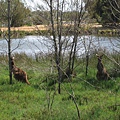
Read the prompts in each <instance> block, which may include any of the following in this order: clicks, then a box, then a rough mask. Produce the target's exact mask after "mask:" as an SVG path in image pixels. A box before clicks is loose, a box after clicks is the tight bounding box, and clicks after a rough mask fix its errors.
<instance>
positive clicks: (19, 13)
mask: <svg viewBox="0 0 120 120" xmlns="http://www.w3.org/2000/svg"><path fill="white" fill-rule="evenodd" d="M7 4H8V1H7V0H1V1H0V10H1V11H2V12H0V20H1V24H2V25H3V26H6V25H7V13H8V11H7ZM10 6H11V7H10V18H11V27H19V26H22V25H25V24H26V22H28V21H27V19H28V17H29V16H30V10H29V9H28V8H27V7H25V5H24V3H22V2H21V1H20V0H11V1H10Z"/></svg>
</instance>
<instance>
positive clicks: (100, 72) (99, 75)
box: [96, 54, 109, 80]
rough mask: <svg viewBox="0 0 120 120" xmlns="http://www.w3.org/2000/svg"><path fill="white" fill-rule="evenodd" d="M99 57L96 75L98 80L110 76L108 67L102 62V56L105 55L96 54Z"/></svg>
mask: <svg viewBox="0 0 120 120" xmlns="http://www.w3.org/2000/svg"><path fill="white" fill-rule="evenodd" d="M96 56H97V58H98V63H97V70H98V71H97V74H96V77H97V79H98V80H108V78H109V74H108V73H107V71H106V68H105V67H104V66H103V63H102V57H103V55H98V54H96Z"/></svg>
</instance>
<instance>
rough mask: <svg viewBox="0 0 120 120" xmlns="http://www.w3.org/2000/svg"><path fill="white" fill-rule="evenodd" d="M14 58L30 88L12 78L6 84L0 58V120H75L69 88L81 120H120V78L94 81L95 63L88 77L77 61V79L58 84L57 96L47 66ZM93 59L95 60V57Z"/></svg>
mask: <svg viewBox="0 0 120 120" xmlns="http://www.w3.org/2000/svg"><path fill="white" fill-rule="evenodd" d="M15 58H16V65H17V66H19V67H20V68H22V69H23V70H25V71H26V72H27V74H28V77H29V82H30V83H31V85H30V86H29V85H27V84H24V83H21V82H18V81H16V80H15V79H14V78H13V84H12V85H9V77H8V66H7V63H8V61H7V60H6V58H4V59H3V57H0V60H1V63H4V64H0V120H78V116H77V110H76V107H75V104H74V102H73V100H72V97H71V96H70V94H73V92H72V90H71V86H72V89H73V91H74V94H75V98H76V102H77V104H78V107H79V110H80V115H81V120H108V119H109V120H113V119H114V120H119V119H120V77H116V78H112V80H109V81H97V80H96V78H95V74H96V69H95V64H96V62H90V66H89V72H88V76H87V77H86V76H85V73H84V72H85V71H84V68H85V66H84V62H82V63H81V62H79V63H81V64H79V66H78V67H77V68H76V72H77V76H76V77H75V78H73V80H72V82H71V83H68V82H63V83H62V84H61V94H60V95H59V94H58V93H57V87H58V85H57V84H52V83H51V81H52V80H53V81H54V80H56V74H50V71H49V69H50V68H49V66H48V64H49V63H48V64H47V63H46V61H41V62H36V61H35V60H32V59H30V58H28V57H27V56H24V57H21V56H20V58H21V59H19V60H20V61H22V62H21V63H19V62H18V61H17V59H18V58H19V55H18V56H17V55H16V57H15ZM92 60H94V61H95V58H94V59H93V58H92ZM92 60H91V59H90V61H92ZM3 61H4V62H3ZM23 61H24V62H23ZM93 63H94V64H93ZM46 79H47V81H46ZM68 93H69V94H68Z"/></svg>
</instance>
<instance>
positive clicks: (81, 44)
mask: <svg viewBox="0 0 120 120" xmlns="http://www.w3.org/2000/svg"><path fill="white" fill-rule="evenodd" d="M72 40H73V36H67V37H64V36H62V42H63V43H64V44H63V48H62V51H63V52H64V53H69V50H70V49H69V48H70V46H71V43H72ZM66 46H67V47H66ZM95 50H102V51H106V52H110V53H111V52H120V39H119V38H117V37H98V36H93V35H86V36H79V37H78V44H77V55H78V56H81V55H83V54H85V51H90V53H91V52H93V51H95ZM7 51H8V44H7V41H6V40H5V39H0V54H7V53H8V52H7ZM11 51H12V53H26V54H27V55H32V56H34V55H35V54H39V53H43V54H44V53H52V52H53V51H54V44H53V41H52V37H45V36H25V37H24V38H17V39H11Z"/></svg>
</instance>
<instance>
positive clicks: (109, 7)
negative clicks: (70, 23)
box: [86, 0, 120, 24]
mask: <svg viewBox="0 0 120 120" xmlns="http://www.w3.org/2000/svg"><path fill="white" fill-rule="evenodd" d="M119 5H120V1H119V0H115V1H110V0H92V1H90V3H87V4H86V9H87V10H88V12H89V14H90V16H91V18H96V19H97V21H98V22H99V23H102V24H104V23H119V22H120V19H119V16H120V11H119V7H118V6H119Z"/></svg>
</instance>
